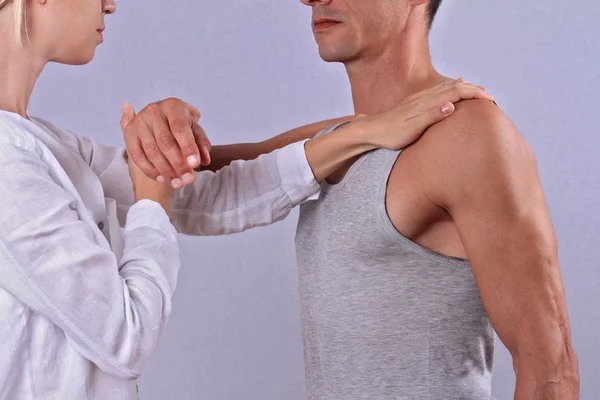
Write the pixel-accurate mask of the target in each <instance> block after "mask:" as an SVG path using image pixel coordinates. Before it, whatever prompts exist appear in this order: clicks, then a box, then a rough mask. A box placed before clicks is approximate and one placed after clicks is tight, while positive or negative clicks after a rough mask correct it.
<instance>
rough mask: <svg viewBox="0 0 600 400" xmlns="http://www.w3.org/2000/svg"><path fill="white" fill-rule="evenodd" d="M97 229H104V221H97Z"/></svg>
mask: <svg viewBox="0 0 600 400" xmlns="http://www.w3.org/2000/svg"><path fill="white" fill-rule="evenodd" d="M98 229H100V230H103V229H104V223H103V222H98Z"/></svg>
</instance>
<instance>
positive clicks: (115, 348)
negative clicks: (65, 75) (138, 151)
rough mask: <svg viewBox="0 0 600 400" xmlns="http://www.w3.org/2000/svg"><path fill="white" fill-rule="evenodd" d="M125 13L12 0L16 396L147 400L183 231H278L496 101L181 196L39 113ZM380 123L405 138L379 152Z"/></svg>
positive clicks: (438, 101) (6, 32) (253, 165)
mask: <svg viewBox="0 0 600 400" xmlns="http://www.w3.org/2000/svg"><path fill="white" fill-rule="evenodd" d="M115 11H116V6H115V3H114V1H113V0H78V1H72V0H0V110H1V111H0V191H1V192H2V196H0V321H1V322H0V398H2V399H111V400H113V399H133V398H137V391H136V383H135V380H136V379H137V378H138V377H139V376H140V374H141V372H142V370H143V367H144V364H145V363H146V361H147V360H148V358H149V357H150V355H151V354H152V352H153V351H154V348H155V346H156V343H157V340H158V338H159V336H160V333H161V332H162V330H163V328H164V326H165V324H166V321H167V318H168V316H169V313H170V310H171V296H172V294H173V291H174V289H175V286H176V280H177V272H178V270H179V266H180V264H179V259H178V248H177V241H176V230H175V228H177V229H178V231H180V232H186V233H190V234H196V235H201V234H225V233H231V232H238V231H241V230H244V229H248V228H251V227H254V226H257V225H265V224H268V223H272V222H274V221H276V220H278V219H281V218H283V217H284V216H285V215H287V213H289V211H290V210H291V208H293V207H294V206H295V205H298V204H299V203H301V202H302V201H305V200H307V199H308V198H310V196H312V195H314V194H315V193H316V192H317V191H318V189H319V185H318V182H320V181H322V180H323V179H325V177H327V176H328V175H329V174H330V173H331V172H333V171H334V170H335V169H336V167H337V166H338V165H340V164H341V163H342V162H343V161H345V160H347V159H349V158H351V157H354V156H356V155H359V154H361V153H363V152H365V151H368V150H371V149H374V148H378V147H386V148H390V149H397V148H400V147H403V146H404V145H406V144H408V143H410V142H412V141H414V140H416V139H417V138H418V136H419V134H420V133H421V132H422V131H423V130H424V129H425V128H427V127H428V126H429V125H431V124H433V123H435V122H437V121H439V120H441V119H443V118H445V117H447V116H448V115H450V114H451V113H452V112H453V110H454V107H453V105H452V103H451V102H450V103H449V101H453V102H455V101H459V100H460V98H461V97H462V98H473V97H478V98H488V97H489V96H487V94H485V93H484V92H483V91H482V90H481V89H479V88H477V87H475V86H473V85H468V84H464V83H460V82H459V83H454V84H447V85H445V86H441V87H439V88H436V89H434V90H430V91H428V92H426V93H424V94H421V95H419V96H416V97H415V98H413V99H412V100H411V101H409V102H407V103H405V104H404V105H402V106H400V107H398V108H397V109H396V110H392V111H390V112H389V113H386V114H384V115H381V116H377V117H373V118H371V117H365V118H361V119H358V120H357V121H356V122H354V123H351V124H349V125H347V126H344V127H342V128H340V130H339V132H336V133H334V134H331V135H327V136H324V137H322V138H318V139H315V140H313V141H308V142H305V143H304V142H303V143H298V144H295V145H291V146H288V147H286V148H284V149H282V150H280V151H278V152H275V153H272V154H268V155H265V156H263V157H260V158H259V159H257V160H255V161H250V162H237V163H234V164H233V165H231V166H230V167H228V168H225V169H223V170H222V171H220V172H219V173H218V174H213V173H209V172H206V173H202V174H199V176H198V179H196V181H195V182H194V184H193V185H188V186H186V187H185V188H184V189H182V190H180V191H178V192H177V194H176V195H175V196H173V192H174V189H173V187H172V186H171V185H169V184H163V183H160V182H158V181H157V180H156V179H150V178H147V177H146V176H145V175H144V174H143V173H142V172H141V170H140V169H139V168H138V167H137V166H136V165H134V164H133V163H130V164H129V166H128V165H127V162H126V160H125V157H124V150H122V149H116V148H110V147H105V146H101V145H99V144H97V143H95V142H93V141H91V140H89V139H85V138H81V137H79V136H77V135H75V134H73V133H70V132H67V131H64V130H61V129H59V128H57V127H55V126H53V125H51V124H50V123H48V122H45V121H43V120H40V119H34V118H30V117H29V116H28V114H27V107H28V103H29V98H30V96H31V93H32V91H33V89H34V86H35V82H36V79H37V78H38V76H39V74H40V73H41V72H42V70H43V69H44V67H45V66H46V64H47V63H48V62H57V63H62V64H70V65H81V64H86V63H88V62H90V61H91V60H92V58H93V56H94V52H95V48H96V46H97V45H99V44H100V43H101V42H102V31H103V29H104V17H105V16H106V15H109V14H113V13H114V12H115ZM456 90H458V92H459V93H460V95H459V96H458V97H457V95H456V93H457V92H456ZM409 117H410V118H412V119H411V121H409V122H406V123H404V122H403V121H405V120H407V119H409ZM413 117H414V118H413ZM365 127H369V129H370V130H371V131H372V132H386V131H392V132H403V134H389V133H380V134H377V135H375V137H371V138H369V139H368V140H367V139H365V138H363V137H362V135H361V132H362V131H363V130H364V128H365ZM385 127H389V128H393V129H382V128H385ZM128 167H129V168H128ZM129 175H130V176H129ZM131 182H133V187H132V186H131ZM173 186H179V185H173ZM201 189H202V190H201ZM169 215H171V216H172V222H171V220H170V219H169ZM120 225H121V226H122V227H123V228H124V230H123V231H121V229H120Z"/></svg>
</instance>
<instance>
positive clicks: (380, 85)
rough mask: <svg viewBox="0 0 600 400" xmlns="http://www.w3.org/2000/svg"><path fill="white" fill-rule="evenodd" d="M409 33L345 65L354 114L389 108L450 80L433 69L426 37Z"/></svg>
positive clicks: (368, 113)
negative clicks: (378, 52)
mask: <svg viewBox="0 0 600 400" xmlns="http://www.w3.org/2000/svg"><path fill="white" fill-rule="evenodd" d="M409 36H410V35H405V36H404V37H403V38H400V39H399V40H398V41H397V42H396V43H393V44H392V45H391V46H390V47H388V48H387V49H386V50H385V51H384V52H383V54H379V55H377V56H375V57H363V58H361V59H358V60H356V61H353V62H350V63H347V64H346V71H347V72H348V77H349V78H350V85H351V86H352V99H353V101H354V111H355V113H356V114H367V115H373V114H378V113H381V112H384V111H387V110H390V109H392V108H394V107H395V106H397V105H399V104H400V103H401V102H402V101H404V99H406V97H408V96H410V95H412V94H414V93H418V92H420V91H422V90H425V89H427V88H430V87H432V86H435V85H437V84H439V83H442V82H444V81H447V80H448V79H449V78H446V77H444V76H442V75H440V74H439V73H437V72H436V71H435V69H434V68H433V65H432V63H431V57H430V55H429V45H428V42H427V41H428V39H427V37H426V36H424V37H409Z"/></svg>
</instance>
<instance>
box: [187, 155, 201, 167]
mask: <svg viewBox="0 0 600 400" xmlns="http://www.w3.org/2000/svg"><path fill="white" fill-rule="evenodd" d="M187 162H188V165H189V166H190V167H191V168H196V167H197V166H198V163H199V162H200V160H198V157H197V156H189V157H188V158H187Z"/></svg>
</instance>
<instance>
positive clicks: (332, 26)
mask: <svg viewBox="0 0 600 400" xmlns="http://www.w3.org/2000/svg"><path fill="white" fill-rule="evenodd" d="M301 2H302V3H303V4H305V5H307V6H309V7H312V11H313V16H312V26H313V32H314V35H315V39H316V41H317V44H318V46H319V53H320V55H321V58H322V59H323V60H325V61H328V62H342V63H347V62H352V61H354V60H356V59H358V58H361V57H365V56H375V57H377V56H378V55H379V54H381V53H382V52H383V51H385V49H386V48H387V47H388V46H389V45H390V44H392V43H395V42H396V41H397V39H398V37H399V36H401V34H402V32H403V30H404V27H405V25H406V21H407V18H408V15H409V13H410V1H409V0H301Z"/></svg>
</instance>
